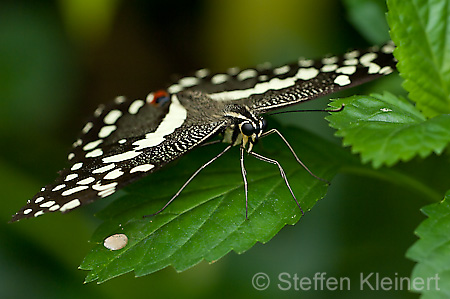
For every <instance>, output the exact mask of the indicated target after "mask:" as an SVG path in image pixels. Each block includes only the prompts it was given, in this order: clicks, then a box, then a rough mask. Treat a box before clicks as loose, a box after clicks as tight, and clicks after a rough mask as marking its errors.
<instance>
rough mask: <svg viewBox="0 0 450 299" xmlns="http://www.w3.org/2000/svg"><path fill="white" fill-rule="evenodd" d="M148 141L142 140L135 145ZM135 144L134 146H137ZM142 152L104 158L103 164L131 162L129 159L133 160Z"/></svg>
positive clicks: (129, 152) (130, 152)
mask: <svg viewBox="0 0 450 299" xmlns="http://www.w3.org/2000/svg"><path fill="white" fill-rule="evenodd" d="M146 140H147V139H142V140H138V141H136V142H135V143H137V142H139V141H142V142H143V143H145V141H146ZM135 143H133V144H135ZM141 153H142V152H136V151H128V152H124V153H121V154H117V155H113V156H109V157H106V158H103V163H113V162H122V161H125V160H129V159H133V158H135V157H137V156H139V155H140V154H141Z"/></svg>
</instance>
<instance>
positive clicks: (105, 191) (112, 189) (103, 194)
mask: <svg viewBox="0 0 450 299" xmlns="http://www.w3.org/2000/svg"><path fill="white" fill-rule="evenodd" d="M114 192H116V189H115V188H111V189H107V190H104V191H100V192H99V193H98V194H97V195H98V196H100V197H106V196H109V195H111V194H113V193H114Z"/></svg>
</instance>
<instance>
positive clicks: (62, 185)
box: [52, 184, 66, 191]
mask: <svg viewBox="0 0 450 299" xmlns="http://www.w3.org/2000/svg"><path fill="white" fill-rule="evenodd" d="M64 187H66V185H65V184H61V185H58V186H56V187H55V188H53V189H52V191H58V190H61V189H63V188H64Z"/></svg>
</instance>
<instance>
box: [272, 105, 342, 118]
mask: <svg viewBox="0 0 450 299" xmlns="http://www.w3.org/2000/svg"><path fill="white" fill-rule="evenodd" d="M344 107H345V104H342V105H341V107H339V108H336V109H328V110H327V109H318V110H289V111H279V112H273V113H267V115H275V114H283V113H292V112H341V111H342V110H344Z"/></svg>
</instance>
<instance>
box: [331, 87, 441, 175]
mask: <svg viewBox="0 0 450 299" xmlns="http://www.w3.org/2000/svg"><path fill="white" fill-rule="evenodd" d="M342 104H344V105H345V108H344V110H343V111H341V112H334V113H332V114H331V115H330V116H328V117H327V120H328V121H329V122H330V126H331V127H333V128H335V129H337V130H338V131H337V132H336V135H337V136H339V137H343V138H344V140H343V144H344V145H345V146H352V152H353V153H360V154H361V159H362V161H363V162H364V163H366V162H368V161H372V165H373V167H375V168H378V167H380V166H381V165H383V164H386V165H388V166H391V165H393V164H395V163H396V162H398V161H399V160H402V161H408V160H411V159H412V158H413V157H414V156H416V155H419V156H420V157H422V158H424V157H426V156H428V155H430V154H431V153H432V152H434V153H436V154H440V153H442V151H443V150H444V148H445V147H446V146H447V144H448V143H449V142H450V115H440V116H437V117H434V118H432V119H429V120H426V119H425V117H424V116H423V115H422V114H421V113H420V112H419V111H418V110H417V109H416V108H415V107H414V106H413V105H411V104H410V103H409V102H408V101H406V100H405V99H402V98H397V97H395V96H394V95H392V94H389V93H386V94H384V95H376V94H375V95H372V96H353V97H349V98H345V99H339V100H335V101H333V102H332V103H331V104H330V106H332V107H333V108H339V107H341V105H342Z"/></svg>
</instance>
